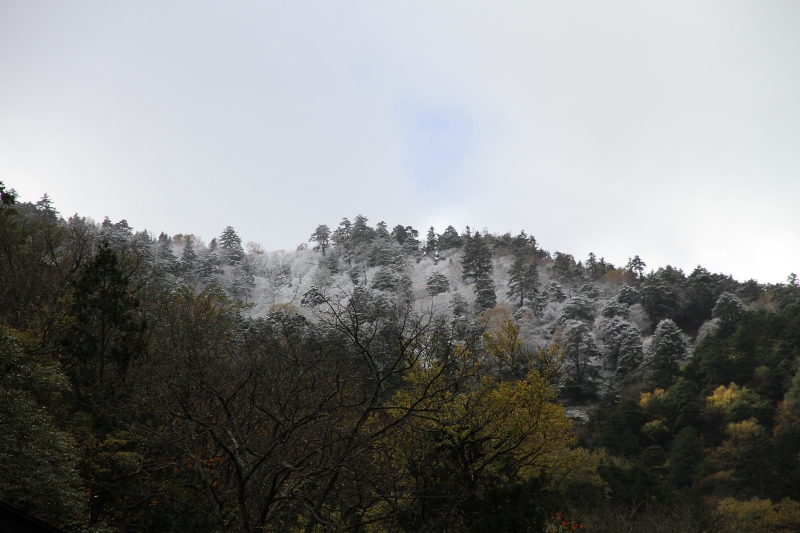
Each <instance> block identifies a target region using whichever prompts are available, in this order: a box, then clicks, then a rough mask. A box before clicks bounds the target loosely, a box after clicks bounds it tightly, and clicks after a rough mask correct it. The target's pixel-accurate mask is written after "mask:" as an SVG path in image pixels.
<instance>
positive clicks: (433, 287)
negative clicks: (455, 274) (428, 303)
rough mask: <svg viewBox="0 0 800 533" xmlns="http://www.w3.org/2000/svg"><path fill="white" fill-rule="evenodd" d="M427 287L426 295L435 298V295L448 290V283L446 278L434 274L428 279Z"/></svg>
mask: <svg viewBox="0 0 800 533" xmlns="http://www.w3.org/2000/svg"><path fill="white" fill-rule="evenodd" d="M427 285H428V294H430V295H431V296H436V295H437V294H441V293H443V292H447V291H448V290H450V282H449V281H448V280H447V277H446V276H444V275H443V274H440V273H439V272H434V273H433V274H431V277H429V278H428V284H427Z"/></svg>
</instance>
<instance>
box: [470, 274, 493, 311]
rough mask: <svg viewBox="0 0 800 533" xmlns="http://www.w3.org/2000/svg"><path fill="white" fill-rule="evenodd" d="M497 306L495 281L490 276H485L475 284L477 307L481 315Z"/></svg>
mask: <svg viewBox="0 0 800 533" xmlns="http://www.w3.org/2000/svg"><path fill="white" fill-rule="evenodd" d="M495 305H497V295H496V294H495V292H494V281H492V278H491V277H489V275H488V274H484V275H482V276H481V277H479V278H478V281H476V282H475V307H476V308H477V311H478V312H479V313H480V312H481V311H486V310H487V309H493V308H494V306H495Z"/></svg>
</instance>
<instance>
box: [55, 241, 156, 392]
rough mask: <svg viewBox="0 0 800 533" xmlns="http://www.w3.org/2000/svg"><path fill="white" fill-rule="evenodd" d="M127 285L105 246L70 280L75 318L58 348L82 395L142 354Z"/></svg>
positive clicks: (134, 304)
mask: <svg viewBox="0 0 800 533" xmlns="http://www.w3.org/2000/svg"><path fill="white" fill-rule="evenodd" d="M128 285H129V280H128V277H127V276H125V275H124V273H123V272H122V269H121V268H120V266H119V259H118V258H117V254H116V252H114V251H113V250H111V248H110V247H109V246H108V243H105V242H104V243H103V244H102V245H101V246H100V249H99V250H98V251H97V254H96V255H95V256H94V258H92V260H91V261H89V262H88V263H87V264H86V266H85V267H84V268H83V269H82V271H81V274H80V276H79V277H78V279H77V281H76V282H75V292H74V297H73V303H72V313H73V315H74V317H75V320H74V323H73V325H72V327H71V328H70V329H69V330H68V331H67V334H66V336H65V339H64V341H63V347H64V349H65V351H66V353H67V354H68V355H67V361H68V365H69V366H70V368H71V373H72V374H73V376H74V377H75V379H76V381H77V383H78V384H79V386H80V387H82V388H83V390H84V391H86V390H90V389H96V388H97V387H102V386H103V384H104V382H105V378H106V377H107V372H106V371H107V369H108V370H113V378H114V379H117V378H119V377H120V376H124V374H125V371H126V370H127V368H128V364H129V362H130V360H131V359H132V358H134V357H136V356H137V355H139V354H141V353H143V352H144V350H145V347H146V346H145V341H144V330H145V324H144V322H141V321H140V320H139V319H138V317H137V316H136V309H137V308H138V306H139V301H138V300H137V299H136V298H135V297H133V296H132V295H130V294H129V291H128ZM100 392H107V391H103V390H101V391H100Z"/></svg>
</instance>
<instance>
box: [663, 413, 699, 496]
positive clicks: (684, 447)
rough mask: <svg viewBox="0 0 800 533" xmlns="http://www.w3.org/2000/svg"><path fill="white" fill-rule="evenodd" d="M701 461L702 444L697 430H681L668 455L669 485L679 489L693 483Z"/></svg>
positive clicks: (689, 428)
mask: <svg viewBox="0 0 800 533" xmlns="http://www.w3.org/2000/svg"><path fill="white" fill-rule="evenodd" d="M702 460H703V443H702V442H701V441H700V436H699V435H698V434H697V430H696V429H694V428H693V427H686V428H683V429H682V430H681V431H680V433H678V436H677V437H675V441H674V442H673V443H672V449H671V450H670V454H669V465H670V472H669V477H668V478H667V479H668V481H669V483H670V485H672V486H673V487H677V488H681V487H688V486H690V485H692V483H693V482H694V475H695V470H696V469H697V466H698V465H699V464H700V461H702Z"/></svg>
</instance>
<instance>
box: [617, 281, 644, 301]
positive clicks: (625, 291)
mask: <svg viewBox="0 0 800 533" xmlns="http://www.w3.org/2000/svg"><path fill="white" fill-rule="evenodd" d="M641 299H642V296H641V295H640V294H639V291H638V290H636V289H635V288H634V287H631V286H630V285H628V284H627V283H623V284H622V287H620V288H619V294H617V301H618V302H619V303H621V304H625V305H633V304H638V303H639V302H640V301H641Z"/></svg>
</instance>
